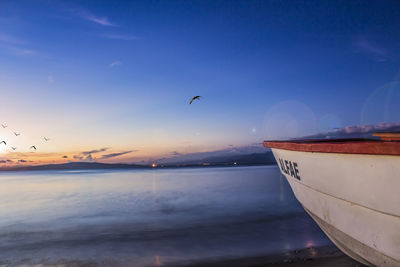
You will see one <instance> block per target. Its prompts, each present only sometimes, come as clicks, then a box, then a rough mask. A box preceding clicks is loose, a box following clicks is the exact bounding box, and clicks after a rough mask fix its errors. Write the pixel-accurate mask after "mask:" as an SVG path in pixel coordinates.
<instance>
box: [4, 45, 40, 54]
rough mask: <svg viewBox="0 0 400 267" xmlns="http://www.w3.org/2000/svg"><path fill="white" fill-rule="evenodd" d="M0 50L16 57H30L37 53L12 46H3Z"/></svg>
mask: <svg viewBox="0 0 400 267" xmlns="http://www.w3.org/2000/svg"><path fill="white" fill-rule="evenodd" d="M0 48H2V49H4V50H6V51H8V52H9V53H11V54H14V55H17V56H31V55H36V54H37V52H36V51H34V50H31V49H26V48H20V47H17V46H14V45H3V46H0Z"/></svg>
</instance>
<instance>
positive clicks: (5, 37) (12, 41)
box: [0, 32, 23, 44]
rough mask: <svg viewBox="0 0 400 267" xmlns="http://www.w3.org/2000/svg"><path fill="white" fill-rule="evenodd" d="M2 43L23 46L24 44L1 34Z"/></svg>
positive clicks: (0, 40)
mask: <svg viewBox="0 0 400 267" xmlns="http://www.w3.org/2000/svg"><path fill="white" fill-rule="evenodd" d="M0 42H4V43H11V44H22V43H23V42H22V41H21V40H19V39H17V38H15V37H14V36H10V35H8V34H5V33H2V32H0Z"/></svg>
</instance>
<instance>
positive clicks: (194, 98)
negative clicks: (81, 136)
mask: <svg viewBox="0 0 400 267" xmlns="http://www.w3.org/2000/svg"><path fill="white" fill-rule="evenodd" d="M200 97H201V96H199V95H196V96H194V97H192V99H190V102H189V104H192V102H193V101H194V100H200ZM1 126H2V127H3V128H4V129H5V128H7V127H8V126H7V124H1ZM13 133H14V135H15V136H17V137H18V136H20V135H21V133H17V132H14V131H13ZM43 139H44V141H46V142H47V141H50V138H48V137H43ZM1 144H4V145H5V146H6V145H7V142H6V141H4V140H3V141H1V142H0V145H1ZM11 149H12V150H16V149H17V148H16V147H13V146H11ZM29 149H34V150H37V148H36V146H35V145H32V146H30V147H29Z"/></svg>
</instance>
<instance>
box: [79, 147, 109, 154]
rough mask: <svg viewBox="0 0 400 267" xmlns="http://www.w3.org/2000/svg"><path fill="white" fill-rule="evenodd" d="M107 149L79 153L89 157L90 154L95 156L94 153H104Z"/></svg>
mask: <svg viewBox="0 0 400 267" xmlns="http://www.w3.org/2000/svg"><path fill="white" fill-rule="evenodd" d="M108 149H109V147H103V148H100V149H94V150H89V151H83V152H81V154H82V155H85V156H87V155H90V154H96V153H100V152H104V151H106V150H108Z"/></svg>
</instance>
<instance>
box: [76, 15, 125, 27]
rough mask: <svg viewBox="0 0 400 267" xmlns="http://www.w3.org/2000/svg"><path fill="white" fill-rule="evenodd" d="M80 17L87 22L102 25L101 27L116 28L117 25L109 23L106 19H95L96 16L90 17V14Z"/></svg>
mask: <svg viewBox="0 0 400 267" xmlns="http://www.w3.org/2000/svg"><path fill="white" fill-rule="evenodd" d="M82 17H83V18H85V19H87V20H89V21H92V22H95V23H97V24H100V25H103V26H114V27H115V26H118V25H117V24H115V23H112V22H111V21H109V20H108V18H107V17H96V16H94V15H91V14H87V15H84V16H82Z"/></svg>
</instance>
